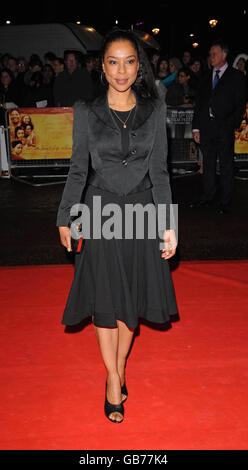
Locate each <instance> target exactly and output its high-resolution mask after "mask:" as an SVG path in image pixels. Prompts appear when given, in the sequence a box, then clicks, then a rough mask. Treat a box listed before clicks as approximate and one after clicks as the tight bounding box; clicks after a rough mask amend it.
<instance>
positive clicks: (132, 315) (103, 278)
mask: <svg viewBox="0 0 248 470" xmlns="http://www.w3.org/2000/svg"><path fill="white" fill-rule="evenodd" d="M93 196H101V207H103V206H104V205H105V204H109V203H112V204H113V203H115V204H118V206H119V207H121V209H122V235H124V234H125V217H124V214H125V204H141V205H142V206H143V207H144V206H145V205H146V204H153V205H154V203H153V197H152V191H151V189H150V188H149V189H146V190H144V191H140V192H137V193H132V194H128V195H126V196H119V195H117V194H115V193H112V192H109V191H105V190H103V189H100V188H98V187H95V186H93V185H88V186H87V187H86V191H85V197H84V199H83V201H82V202H83V203H84V204H86V205H87V207H88V208H89V211H90V213H91V214H92V213H93ZM98 200H99V199H98ZM144 214H145V217H144V236H143V238H139V235H137V236H136V234H138V231H137V230H138V229H137V227H138V222H137V220H136V217H135V216H134V219H133V221H134V223H133V227H134V230H133V233H134V236H133V238H125V237H124V236H123V237H122V238H117V237H116V238H112V239H111V238H110V239H107V238H104V237H101V238H99V239H96V238H93V237H91V238H85V239H84V244H83V248H82V250H81V252H80V253H78V254H75V267H74V279H73V282H72V285H71V289H70V292H69V295H68V299H67V303H66V306H65V310H64V314H63V319H62V324H64V325H75V324H78V323H80V322H81V321H82V320H83V319H85V318H86V317H88V316H92V319H93V323H94V324H95V325H96V326H101V327H117V322H116V320H121V321H123V322H124V323H125V324H126V325H127V326H128V327H129V328H135V327H136V326H137V325H138V319H139V317H141V318H144V319H145V320H148V321H150V322H153V323H160V324H163V323H167V322H170V321H171V319H172V317H173V316H175V315H177V314H178V309H177V304H176V298H175V292H174V287H173V283H172V279H171V273H170V267H169V263H168V261H167V260H164V259H163V258H161V247H160V243H161V240H160V239H159V237H158V235H157V230H156V238H151V237H149V236H148V225H149V226H150V225H151V219H148V216H147V217H146V212H145V211H144ZM109 217H110V216H102V218H101V226H103V224H104V222H106V220H107V219H109ZM148 220H149V221H148ZM152 223H154V224H156V218H155V219H154V221H153V222H152ZM91 224H93V217H92V218H91ZM92 227H93V225H91V233H92Z"/></svg>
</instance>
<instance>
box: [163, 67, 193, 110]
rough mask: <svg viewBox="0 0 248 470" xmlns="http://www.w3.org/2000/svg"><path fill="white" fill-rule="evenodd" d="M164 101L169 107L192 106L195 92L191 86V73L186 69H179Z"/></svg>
mask: <svg viewBox="0 0 248 470" xmlns="http://www.w3.org/2000/svg"><path fill="white" fill-rule="evenodd" d="M165 101H166V103H167V104H168V105H169V106H185V105H187V106H189V107H193V106H194V104H195V91H194V89H193V88H192V86H191V72H190V70H189V69H188V68H187V67H182V68H181V69H179V71H178V77H177V79H176V80H175V81H174V82H173V83H171V84H170V85H169V86H168V89H167V93H166V99H165Z"/></svg>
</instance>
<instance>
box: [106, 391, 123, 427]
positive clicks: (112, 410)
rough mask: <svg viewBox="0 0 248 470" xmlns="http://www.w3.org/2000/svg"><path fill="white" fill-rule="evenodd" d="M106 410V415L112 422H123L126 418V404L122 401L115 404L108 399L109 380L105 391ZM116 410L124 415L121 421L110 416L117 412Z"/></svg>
mask: <svg viewBox="0 0 248 470" xmlns="http://www.w3.org/2000/svg"><path fill="white" fill-rule="evenodd" d="M104 411H105V415H106V416H107V418H108V419H109V420H110V421H112V423H122V421H123V419H124V406H123V404H122V403H120V404H119V405H113V404H112V403H109V401H108V400H107V382H106V391H105V404H104ZM115 412H116V413H120V414H122V415H123V419H122V420H121V421H117V420H116V419H112V418H110V417H109V415H110V414H111V413H115Z"/></svg>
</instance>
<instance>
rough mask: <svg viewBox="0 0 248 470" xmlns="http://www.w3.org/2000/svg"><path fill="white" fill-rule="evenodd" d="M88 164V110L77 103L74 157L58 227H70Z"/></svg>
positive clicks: (83, 104)
mask: <svg viewBox="0 0 248 470" xmlns="http://www.w3.org/2000/svg"><path fill="white" fill-rule="evenodd" d="M88 164H89V149H88V110H87V105H86V104H85V103H83V102H76V103H75V105H74V120H73V145H72V156H71V160H70V169H69V172H68V176H67V180H66V184H65V187H64V190H63V194H62V199H61V202H60V205H59V209H58V213H57V221H56V225H57V227H59V226H63V227H65V226H68V224H69V221H70V209H71V207H72V206H73V205H74V204H77V203H80V200H81V196H82V192H83V189H84V187H85V183H86V180H87V174H88Z"/></svg>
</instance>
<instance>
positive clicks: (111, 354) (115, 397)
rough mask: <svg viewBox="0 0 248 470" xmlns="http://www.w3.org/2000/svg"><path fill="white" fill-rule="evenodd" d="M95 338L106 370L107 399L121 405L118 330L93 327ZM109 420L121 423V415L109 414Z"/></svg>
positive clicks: (116, 413)
mask: <svg viewBox="0 0 248 470" xmlns="http://www.w3.org/2000/svg"><path fill="white" fill-rule="evenodd" d="M94 328H95V332H96V337H97V340H98V343H99V346H100V351H101V355H102V358H103V362H104V365H105V367H106V370H107V399H108V401H109V403H111V404H113V405H119V404H120V403H121V384H120V377H119V374H118V367H117V364H118V362H117V354H118V334H119V329H118V328H103V327H98V326H95V325H94ZM109 417H110V418H112V419H115V420H117V421H122V419H123V415H122V414H121V413H118V412H113V413H110V416H109Z"/></svg>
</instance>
